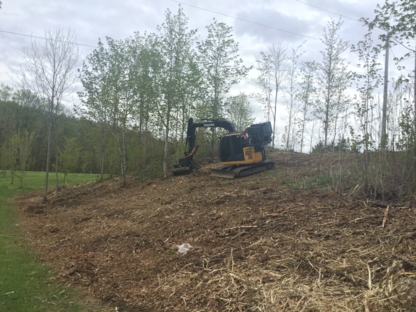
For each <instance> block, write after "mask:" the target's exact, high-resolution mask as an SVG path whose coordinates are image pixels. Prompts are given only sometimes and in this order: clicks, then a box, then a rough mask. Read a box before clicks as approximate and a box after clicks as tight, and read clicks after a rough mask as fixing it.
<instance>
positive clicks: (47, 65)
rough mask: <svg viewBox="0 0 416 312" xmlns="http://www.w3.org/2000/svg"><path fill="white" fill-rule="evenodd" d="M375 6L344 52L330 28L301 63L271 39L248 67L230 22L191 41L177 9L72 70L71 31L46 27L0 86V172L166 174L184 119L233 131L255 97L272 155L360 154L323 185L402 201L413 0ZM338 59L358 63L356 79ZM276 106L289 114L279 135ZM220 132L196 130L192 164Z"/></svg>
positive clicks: (409, 147) (411, 177) (407, 163)
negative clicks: (73, 99) (248, 81)
mask: <svg viewBox="0 0 416 312" xmlns="http://www.w3.org/2000/svg"><path fill="white" fill-rule="evenodd" d="M375 12H376V18H375V19H374V20H366V19H362V23H363V27H365V28H366V29H368V34H367V35H365V37H364V38H361V40H360V41H358V42H356V43H353V44H352V43H350V42H347V41H344V40H343V39H342V38H341V37H340V35H339V32H340V29H341V28H342V24H343V23H342V21H341V20H339V21H335V20H334V21H330V22H329V23H328V24H327V26H326V27H324V30H323V34H322V36H321V37H320V40H321V46H322V49H321V56H322V59H320V60H316V61H307V62H304V61H302V58H303V57H304V55H305V54H306V53H307V52H306V51H303V50H302V45H299V46H297V47H293V46H285V45H284V44H283V43H281V42H277V43H276V44H274V45H272V46H270V47H269V48H268V49H267V50H266V51H261V52H260V53H258V54H257V55H256V60H257V62H256V63H257V65H256V68H251V67H248V66H245V65H244V64H243V60H242V59H241V57H240V56H239V54H238V43H237V42H236V41H235V40H234V39H233V35H232V28H231V27H230V26H228V25H226V24H225V23H221V22H218V21H216V20H214V21H213V23H212V24H210V25H208V26H207V27H206V30H207V36H206V38H205V39H203V40H200V39H198V38H197V37H196V34H197V30H190V29H188V26H187V21H188V19H187V17H186V16H185V15H184V13H183V10H182V8H181V7H179V9H178V12H177V13H176V14H173V13H171V12H170V11H169V10H167V11H166V14H165V22H164V23H163V24H162V25H160V26H159V27H158V28H157V29H156V32H155V33H139V32H137V33H135V34H134V35H133V36H132V37H130V38H126V39H125V40H114V39H112V38H108V37H107V38H105V40H99V41H98V46H97V48H96V49H95V50H94V51H93V52H92V53H91V54H90V55H89V56H88V57H87V58H86V59H85V60H83V65H82V67H81V68H80V69H79V70H78V71H76V63H77V58H78V55H77V47H76V45H74V44H73V42H74V41H73V40H74V34H73V33H71V32H70V31H65V30H64V29H62V28H58V29H55V30H52V31H46V32H45V37H46V39H47V40H46V42H45V43H44V44H40V43H38V42H36V41H33V43H32V45H31V46H30V47H28V48H26V49H25V50H24V53H25V57H26V61H27V67H26V71H25V74H24V75H23V77H22V79H21V83H20V85H19V86H18V87H13V88H12V87H10V86H4V85H3V86H2V87H1V90H0V91H1V94H0V100H1V102H0V122H1V123H0V131H1V132H0V146H1V154H0V155H1V156H0V157H1V158H0V166H1V169H3V170H6V169H7V170H11V171H12V173H16V175H14V174H12V177H14V176H16V177H17V178H19V177H20V180H21V182H22V181H23V180H22V179H23V177H24V171H26V170H45V171H46V175H47V174H48V171H49V170H55V171H60V172H64V173H68V172H94V173H97V174H101V179H102V178H103V175H104V173H108V174H110V175H114V174H117V175H121V176H122V177H123V178H124V179H123V184H125V183H126V175H127V173H133V174H135V175H136V176H137V177H138V178H145V177H155V176H163V175H164V176H166V175H168V174H169V171H170V170H169V168H170V165H171V163H172V162H174V161H175V160H176V159H177V158H178V157H180V156H181V154H182V153H183V151H184V150H185V142H184V141H185V137H184V136H185V132H186V124H187V120H188V118H189V117H191V116H192V117H196V118H225V119H228V120H230V121H232V122H233V123H234V124H235V125H236V128H237V129H243V128H244V127H245V126H247V125H249V124H250V123H252V122H253V120H254V119H253V107H252V106H251V104H250V103H251V102H252V101H253V100H256V101H258V102H259V103H261V105H262V108H263V111H264V116H265V119H266V120H269V121H271V122H272V125H273V132H274V140H273V147H278V148H282V149H286V150H292V151H299V152H309V151H312V152H322V153H323V152H340V153H341V152H347V151H349V152H354V153H353V154H355V153H358V152H359V153H362V157H361V158H360V163H359V164H358V166H357V171H356V172H355V171H354V175H353V170H351V169H346V168H345V166H344V165H343V166H340V167H339V168H335V169H334V170H338V171H339V172H338V175H334V177H335V176H341V175H342V176H344V177H345V176H346V175H348V174H351V176H352V177H356V180H357V181H356V183H357V185H358V186H359V187H360V188H362V190H364V192H365V193H367V194H371V195H374V196H376V195H377V194H387V193H393V194H395V196H396V195H400V194H406V193H407V194H409V192H411V191H412V190H413V189H414V187H415V185H416V164H415V156H416V144H415V140H416V138H415V135H414V134H415V127H416V122H415V121H416V114H415V107H416V95H415V93H416V88H415V83H416V81H415V76H414V74H413V73H409V74H407V72H406V69H405V68H404V66H403V61H406V60H408V59H409V58H410V59H414V60H415V67H414V68H415V69H416V57H415V56H416V48H415V45H414V38H415V37H416V26H415V25H416V23H415V16H416V14H415V13H416V4H414V3H413V2H412V1H405V0H400V1H396V2H392V3H390V2H388V1H386V2H385V3H384V5H379V6H377V8H375ZM373 32H374V33H373ZM375 33H376V34H377V35H376V34H375ZM393 45H401V46H403V49H404V50H403V51H404V53H403V55H400V56H397V57H395V59H394V60H395V63H394V64H393V65H392V64H390V66H397V68H398V69H399V71H398V73H399V74H398V76H396V77H388V70H387V69H388V67H389V64H388V60H389V49H390V48H391V47H392V46H393ZM347 53H355V54H356V55H357V56H358V59H359V61H360V64H359V66H358V68H359V71H358V72H357V71H354V70H352V69H351V68H352V67H351V64H348V63H347V61H346V58H345V55H346V54H347ZM383 54H384V55H385V62H384V63H382V62H381V61H380V60H382V59H383ZM57 65H59V66H57ZM249 71H255V72H256V73H257V79H256V81H255V83H256V86H257V89H258V92H256V93H250V94H247V93H244V92H242V93H240V94H239V95H234V96H233V95H232V94H231V92H230V90H231V89H232V87H233V86H235V85H237V84H238V83H239V82H240V81H242V80H243V79H244V78H245V77H246V76H247V74H248V72H249ZM383 71H384V72H383ZM76 81H81V83H82V86H83V92H80V93H79V94H78V95H79V99H80V104H79V105H77V106H76V107H75V109H74V111H69V110H68V109H67V108H65V106H64V105H63V104H64V103H65V96H66V95H68V94H69V93H70V89H71V88H70V87H71V86H72V85H73V84H74V83H75V82H76ZM382 89H384V90H383V93H381V91H380V90H382ZM282 102H283V103H285V106H286V108H287V112H288V116H289V117H288V119H287V120H285V121H284V124H285V130H284V131H283V133H278V131H277V126H276V123H279V122H281V121H279V120H277V115H278V112H277V110H278V107H279V106H278V104H279V103H282ZM219 135H220V133H217V130H215V129H214V130H213V131H206V132H205V133H202V132H201V133H199V136H200V137H199V138H198V144H201V145H202V147H201V148H200V150H199V155H198V157H200V159H201V162H208V161H215V157H216V143H217V138H218V136H219ZM360 155H361V154H360ZM342 180H343V181H344V180H345V181H348V179H347V178H344V179H342ZM45 184H47V183H45ZM46 190H47V185H46V187H45V192H46ZM380 190H381V191H380ZM377 196H378V195H377ZM45 197H46V193H45ZM382 197H384V195H383V196H382Z"/></svg>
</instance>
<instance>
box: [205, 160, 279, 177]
mask: <svg viewBox="0 0 416 312" xmlns="http://www.w3.org/2000/svg"><path fill="white" fill-rule="evenodd" d="M274 167H275V164H274V162H272V161H270V160H265V161H263V162H261V163H257V164H253V165H247V166H219V167H217V168H214V169H211V176H214V177H219V178H224V179H235V178H242V177H245V176H248V175H250V174H254V173H258V172H262V171H265V170H271V169H273V168H274Z"/></svg>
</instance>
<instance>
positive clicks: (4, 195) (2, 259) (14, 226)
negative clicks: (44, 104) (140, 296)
mask: <svg viewBox="0 0 416 312" xmlns="http://www.w3.org/2000/svg"><path fill="white" fill-rule="evenodd" d="M62 178H63V175H62V177H60V178H59V179H60V180H61V179H62ZM44 179H45V173H43V172H27V173H26V176H25V179H24V182H23V188H19V185H20V183H19V181H17V180H15V181H14V184H13V185H11V184H10V181H11V178H10V175H9V174H6V177H3V175H2V174H0V311H13V312H15V311H16V312H18V311H22V312H25V311H42V312H44V311H104V310H106V309H107V308H105V307H100V306H98V305H96V304H92V303H89V302H87V300H86V298H85V297H84V296H83V295H82V294H81V293H80V292H79V291H77V290H74V289H70V288H65V287H63V286H62V285H60V284H58V283H56V282H54V281H53V280H52V272H51V271H50V269H49V268H47V267H46V266H44V265H42V264H41V263H39V262H38V261H36V256H35V254H34V253H33V252H31V251H29V250H28V249H27V248H26V247H25V242H24V239H23V238H22V236H21V232H20V229H19V220H18V215H17V212H16V210H15V209H13V208H12V207H11V206H10V205H9V204H8V199H9V198H11V197H12V196H14V195H16V194H18V193H20V192H25V191H31V190H37V189H42V188H43V183H44ZM96 179H97V175H94V174H69V175H68V177H67V183H68V184H76V183H82V182H87V181H92V180H96ZM60 184H62V183H60ZM49 185H50V186H52V187H53V186H54V185H55V175H54V174H53V175H52V176H50V180H49Z"/></svg>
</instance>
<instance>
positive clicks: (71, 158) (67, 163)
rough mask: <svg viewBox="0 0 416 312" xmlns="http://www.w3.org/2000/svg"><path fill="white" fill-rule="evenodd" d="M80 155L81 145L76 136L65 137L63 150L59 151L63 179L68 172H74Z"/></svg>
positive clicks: (77, 166)
mask: <svg viewBox="0 0 416 312" xmlns="http://www.w3.org/2000/svg"><path fill="white" fill-rule="evenodd" d="M80 157H81V145H80V144H79V143H78V142H77V140H76V138H66V139H65V145H64V148H63V150H60V152H59V160H60V166H61V171H62V172H63V173H64V181H65V182H66V176H67V174H68V173H70V172H75V170H77V169H78V168H79V162H80Z"/></svg>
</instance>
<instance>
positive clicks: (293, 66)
mask: <svg viewBox="0 0 416 312" xmlns="http://www.w3.org/2000/svg"><path fill="white" fill-rule="evenodd" d="M304 43H305V42H303V43H302V44H301V45H299V46H298V47H296V48H294V47H292V48H291V51H290V56H289V65H288V73H287V74H288V82H289V90H288V91H289V92H288V93H289V99H290V100H289V105H288V111H289V119H288V125H287V138H286V139H287V140H286V149H287V150H289V143H290V140H291V132H293V129H292V127H293V125H292V124H293V120H294V117H295V116H296V113H295V110H296V109H297V106H296V104H297V103H296V93H297V90H296V83H297V82H296V80H297V75H298V67H299V66H298V65H299V64H298V62H299V58H300V57H301V56H302V54H304V53H305V52H300V53H299V52H298V51H299V49H300V48H301V47H302V46H303V45H304ZM292 148H293V147H292Z"/></svg>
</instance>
